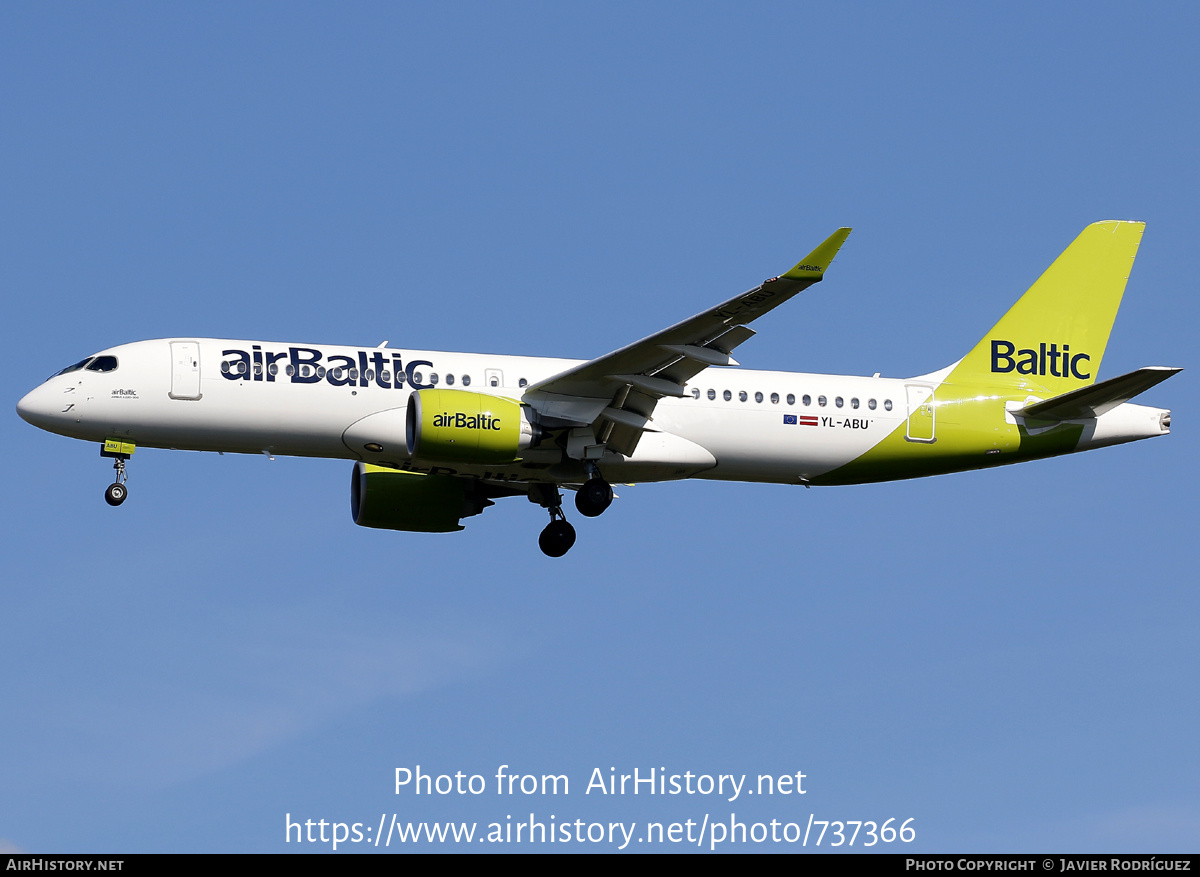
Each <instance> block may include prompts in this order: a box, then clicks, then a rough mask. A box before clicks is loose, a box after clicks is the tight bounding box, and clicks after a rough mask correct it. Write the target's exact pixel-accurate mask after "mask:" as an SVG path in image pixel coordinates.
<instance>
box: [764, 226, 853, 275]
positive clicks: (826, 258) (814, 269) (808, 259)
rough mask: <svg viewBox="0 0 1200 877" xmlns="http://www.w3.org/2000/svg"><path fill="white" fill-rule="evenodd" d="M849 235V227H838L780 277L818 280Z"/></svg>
mask: <svg viewBox="0 0 1200 877" xmlns="http://www.w3.org/2000/svg"><path fill="white" fill-rule="evenodd" d="M849 236H850V229H848V228H839V229H838V230H837V231H835V232H834V233H833V234H831V235H830V236H829V237H827V238H826V239H825V240H824V241H823V242H822V243H821V245H820V246H818V247H817V248H816V249H815V250H813V251H812V252H811V253H809V254H808V255H807V256H805V257H804V258H803V259H801V260H800V261H799V262H797V263H796V267H794V268H793V269H792V270H791V271H789V272H788V273H787V274H784V275H782V278H781V279H785V280H820V279H821V277H822V276H823V275H824V274H825V269H826V268H828V267H829V263H830V262H832V261H833V257H834V256H836V255H837V252H838V250H840V249H841V248H842V244H844V243H845V242H846V238H848V237H849Z"/></svg>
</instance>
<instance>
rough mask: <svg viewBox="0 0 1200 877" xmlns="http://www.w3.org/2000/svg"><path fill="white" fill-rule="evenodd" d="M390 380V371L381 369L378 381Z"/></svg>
mask: <svg viewBox="0 0 1200 877" xmlns="http://www.w3.org/2000/svg"><path fill="white" fill-rule="evenodd" d="M317 371H324V369H317ZM436 377H437V375H434V378H436ZM391 379H392V373H391V372H390V371H388V370H387V369H386V368H385V369H383V370H382V371H381V372H380V373H379V380H381V381H384V382H387V381H390V380H391ZM434 383H435V384H436V383H437V381H436V380H435V381H434Z"/></svg>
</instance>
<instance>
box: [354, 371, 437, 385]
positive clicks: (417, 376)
mask: <svg viewBox="0 0 1200 877" xmlns="http://www.w3.org/2000/svg"><path fill="white" fill-rule="evenodd" d="M367 380H368V381H369V380H371V373H370V372H367ZM413 383H414V384H423V383H425V377H424V375H422V374H421V373H420V372H413Z"/></svg>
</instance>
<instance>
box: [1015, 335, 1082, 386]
mask: <svg viewBox="0 0 1200 877" xmlns="http://www.w3.org/2000/svg"><path fill="white" fill-rule="evenodd" d="M1014 354H1015V356H1014ZM1091 361H1092V358H1091V357H1090V356H1088V355H1087V354H1086V353H1075V354H1072V353H1071V346H1070V345H1069V344H1064V345H1063V346H1062V350H1059V349H1058V345H1057V344H1046V342H1044V341H1043V342H1042V343H1041V344H1039V345H1038V349H1037V350H1034V349H1033V348H1032V347H1022V348H1021V349H1020V350H1018V349H1017V345H1015V344H1013V343H1012V342H1011V341H993V342H992V371H993V372H996V373H997V374H1008V373H1009V372H1011V371H1016V373H1017V374H1019V375H1053V376H1054V377H1056V378H1078V379H1079V380H1081V381H1086V380H1087V379H1088V378H1090V377H1091V376H1092V373H1091V371H1086V372H1085V371H1084V370H1083V368H1081V367H1080V363H1090V362H1091ZM1047 367H1049V370H1047ZM1085 367H1086V368H1089V369H1090V366H1085Z"/></svg>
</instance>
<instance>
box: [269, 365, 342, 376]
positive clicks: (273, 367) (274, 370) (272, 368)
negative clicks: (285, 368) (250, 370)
mask: <svg viewBox="0 0 1200 877" xmlns="http://www.w3.org/2000/svg"><path fill="white" fill-rule="evenodd" d="M267 374H270V375H277V374H279V366H277V365H276V364H275V363H271V365H270V366H269V367H268V368H267ZM350 377H352V378H353V377H357V375H356V374H354V369H351V370H350Z"/></svg>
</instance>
